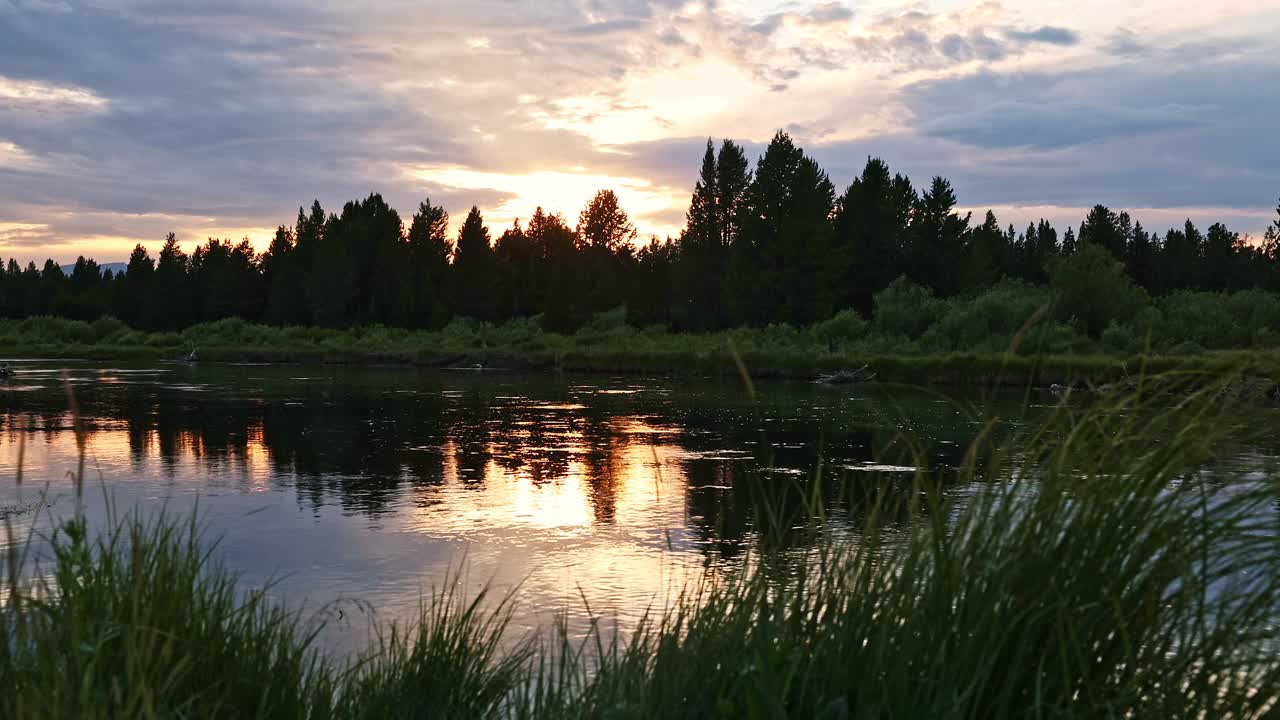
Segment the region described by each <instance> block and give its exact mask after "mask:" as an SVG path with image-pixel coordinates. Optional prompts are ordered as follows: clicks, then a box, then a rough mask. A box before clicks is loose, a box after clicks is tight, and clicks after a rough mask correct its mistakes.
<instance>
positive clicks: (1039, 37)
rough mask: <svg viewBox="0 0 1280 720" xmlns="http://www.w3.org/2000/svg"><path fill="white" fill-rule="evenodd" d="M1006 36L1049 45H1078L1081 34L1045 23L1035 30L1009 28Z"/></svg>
mask: <svg viewBox="0 0 1280 720" xmlns="http://www.w3.org/2000/svg"><path fill="white" fill-rule="evenodd" d="M1005 37H1007V38H1009V39H1010V40H1017V41H1020V42H1027V43H1047V44H1049V45H1076V44H1078V43H1079V42H1080V34H1079V33H1077V32H1076V31H1074V30H1069V29H1067V28H1062V27H1054V26H1052V25H1043V26H1041V27H1038V28H1036V29H1034V30H1007V31H1005Z"/></svg>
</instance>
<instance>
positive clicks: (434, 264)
mask: <svg viewBox="0 0 1280 720" xmlns="http://www.w3.org/2000/svg"><path fill="white" fill-rule="evenodd" d="M408 243H409V246H408V262H409V266H408V273H407V277H406V278H405V281H406V282H407V283H408V287H407V288H405V290H404V292H403V293H402V294H403V296H404V297H406V298H407V300H408V303H409V308H408V310H407V315H408V322H409V323H410V324H411V325H413V326H414V327H429V328H435V327H441V326H443V325H444V324H445V322H447V321H448V318H449V311H448V309H447V303H446V301H445V298H446V295H447V292H448V291H447V290H446V287H445V284H446V282H447V279H446V276H447V275H448V273H449V258H450V257H452V255H453V246H452V244H451V243H450V242H449V213H448V212H447V211H445V209H444V208H443V207H441V206H439V205H432V204H431V200H430V199H427V200H424V201H422V202H421V203H420V204H419V205H418V212H417V213H415V214H414V216H413V222H412V223H410V225H409V235H408Z"/></svg>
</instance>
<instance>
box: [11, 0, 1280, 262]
mask: <svg viewBox="0 0 1280 720" xmlns="http://www.w3.org/2000/svg"><path fill="white" fill-rule="evenodd" d="M1277 78H1280V0H1237V1H1235V2H1231V3H1225V2H1223V3H1216V2H1205V1H1204V0H1130V1H1128V2H1116V0H1106V1H1105V2H1104V1H1103V0H1045V1H1042V2H1030V1H1029V0H1004V1H1003V2H994V1H982V2H967V1H965V0H937V1H934V2H927V1H926V2H901V1H898V0H868V1H867V2H856V1H854V0H831V1H826V0H823V1H820V2H777V1H776V0H539V1H537V2H515V1H513V0H457V1H455V0H435V1H432V2H409V1H408V0H381V1H379V0H370V1H369V2H359V3H353V2H349V1H348V0H342V1H337V0H306V1H305V2H304V1H303V0H284V1H270V2H259V1H255V0H204V1H203V2H201V3H198V4H196V3H177V2H170V1H168V0H118V1H116V2H109V3H99V2H81V1H79V0H0V257H16V258H18V259H19V260H20V261H22V262H25V261H27V260H36V261H38V262H43V260H44V258H46V257H52V258H53V259H54V260H56V261H58V262H70V261H73V260H74V259H75V258H76V256H78V255H81V254H83V255H86V256H90V257H95V258H96V259H98V260H99V261H100V262H112V261H119V260H123V259H125V258H126V257H127V256H128V253H129V251H130V250H131V249H132V247H133V246H134V244H135V243H138V242H141V243H143V244H144V245H146V246H147V247H148V248H150V249H151V251H152V253H153V254H154V253H155V252H156V250H157V249H158V248H159V246H160V245H161V244H162V242H163V239H164V236H165V234H166V233H167V232H169V231H173V232H176V233H177V234H178V238H179V240H181V241H182V242H183V244H184V247H186V248H187V249H188V250H190V249H193V248H194V247H195V245H196V244H197V243H200V242H203V241H204V240H205V239H206V238H208V237H219V238H228V239H231V240H239V239H241V238H244V237H248V238H249V239H251V240H252V241H254V243H255V245H257V246H258V247H259V248H261V249H265V247H266V245H267V243H268V242H269V239H270V237H271V235H272V234H273V232H274V229H275V227H276V226H277V225H280V224H292V222H293V219H294V217H295V216H296V214H297V209H298V207H299V206H301V205H310V203H311V201H312V199H319V200H320V202H321V203H322V204H323V205H324V207H325V208H326V209H328V210H330V211H337V210H340V209H341V205H342V204H343V203H344V202H346V201H348V200H353V199H359V198H363V197H365V196H367V195H368V194H369V193H370V192H380V193H381V194H382V195H383V197H384V198H386V199H387V200H388V202H390V203H391V204H392V205H393V206H394V207H396V208H397V209H399V210H400V212H401V215H402V216H403V217H404V219H405V221H406V223H407V222H408V220H409V219H410V217H411V216H412V214H413V212H414V210H415V209H416V208H417V206H418V203H419V202H420V201H422V200H423V199H425V198H430V200H431V201H432V202H433V203H436V204H442V205H444V206H445V207H446V208H447V209H448V210H449V211H450V213H451V215H452V216H453V218H454V221H455V224H456V223H457V222H460V221H461V219H462V217H463V216H464V215H465V212H466V210H467V208H469V207H470V206H471V205H473V204H474V205H478V206H479V207H480V209H481V210H482V211H483V212H484V214H485V218H486V220H487V222H488V224H489V226H490V228H491V229H492V230H493V233H494V235H495V236H496V235H497V234H498V233H500V232H501V230H502V229H503V228H504V227H506V226H508V225H509V224H510V223H511V222H512V221H513V220H514V219H515V218H521V219H526V218H528V216H529V215H530V214H532V212H533V210H534V208H535V207H537V206H539V205H541V206H543V207H545V208H547V209H548V210H550V211H553V212H561V213H563V214H564V215H565V217H566V218H568V219H569V220H570V222H571V223H573V222H574V221H575V220H576V217H577V213H578V211H579V210H580V209H581V208H582V206H583V205H585V204H586V202H587V200H589V199H590V197H591V196H592V195H594V194H595V192H596V191H597V190H600V189H604V188H610V189H613V190H615V191H616V192H617V193H618V195H619V197H620V199H621V201H622V203H623V206H624V208H625V209H627V210H628V212H630V214H631V216H632V219H633V220H634V222H635V224H636V226H637V229H638V230H639V231H640V233H641V235H642V237H647V236H649V235H650V234H657V235H659V236H665V235H668V234H670V235H675V234H677V233H678V232H679V228H680V226H681V225H682V224H683V220H684V213H685V210H686V209H687V207H688V201H689V195H690V192H691V190H692V187H693V183H694V181H695V179H696V175H697V171H698V167H699V164H700V160H701V155H702V150H703V147H704V144H705V142H706V138H707V137H712V138H715V139H716V140H717V141H719V139H721V138H733V139H735V140H737V141H739V142H741V143H742V144H744V145H745V146H746V148H747V150H748V154H749V156H750V157H751V158H752V159H753V160H754V158H755V157H756V156H758V154H759V153H760V152H761V150H762V149H763V147H764V144H765V143H767V142H768V140H769V138H770V137H771V136H772V135H773V134H774V133H775V132H776V131H777V130H779V129H782V130H786V131H787V132H789V133H790V134H791V135H792V136H793V137H794V138H795V139H796V141H797V142H798V143H799V144H800V145H802V146H803V147H804V148H805V150H806V151H807V152H809V153H810V154H811V155H813V156H814V157H816V158H817V159H818V160H819V162H820V163H821V164H822V165H823V167H824V168H825V169H826V170H827V172H828V173H829V174H830V176H831V178H832V180H833V182H834V183H835V184H836V186H837V188H843V187H844V186H845V185H847V184H848V182H849V181H850V180H852V178H853V177H854V176H855V175H856V174H858V172H859V171H860V170H861V168H862V166H863V165H864V164H865V162H866V160H867V157H868V156H872V155H874V156H878V157H882V158H884V159H885V160H886V161H887V162H888V163H889V164H890V166H891V167H892V168H893V170H894V171H897V172H904V173H906V174H908V175H910V176H911V177H912V178H913V180H914V181H915V183H916V185H917V186H918V187H919V186H922V185H925V184H926V183H927V182H928V179H929V178H930V177H932V176H933V175H943V176H945V177H947V178H949V179H950V180H951V181H952V182H953V184H954V185H955V187H956V190H957V193H958V196H959V200H960V203H961V205H962V206H964V207H965V208H969V209H974V210H975V211H977V212H978V213H981V212H983V211H985V210H986V209H987V208H992V209H994V210H995V211H996V213H997V215H998V217H999V218H1000V220H1001V222H1002V223H1006V224H1007V223H1010V222H1012V223H1016V224H1017V225H1018V226H1019V227H1022V226H1025V224H1026V223H1027V222H1028V221H1030V220H1032V219H1036V218H1039V217H1046V218H1048V219H1050V220H1052V221H1054V222H1055V223H1056V224H1059V225H1060V226H1061V225H1065V224H1072V225H1078V223H1079V221H1080V220H1081V219H1082V218H1083V216H1084V214H1085V212H1086V208H1088V207H1090V206H1092V205H1093V204H1095V203H1100V202H1101V203H1105V204H1107V205H1109V206H1111V207H1113V208H1117V209H1121V208H1122V209H1128V210H1129V211H1130V212H1131V213H1132V214H1133V215H1134V216H1135V217H1136V218H1137V219H1138V220H1140V221H1142V222H1143V224H1144V225H1146V226H1147V227H1148V228H1156V229H1163V228H1167V227H1169V226H1172V225H1175V224H1181V222H1182V221H1183V220H1184V219H1185V218H1191V219H1193V220H1195V221H1196V222H1197V223H1201V224H1205V225H1207V224H1208V223H1211V222H1215V221H1223V222H1226V223H1227V224H1228V225H1229V226H1230V227H1231V228H1232V229H1234V230H1237V231H1240V232H1246V233H1252V234H1255V235H1257V234H1260V233H1261V232H1262V230H1263V229H1264V228H1265V227H1266V226H1267V225H1268V223H1269V222H1270V221H1271V220H1272V219H1273V218H1274V217H1275V212H1276V210H1275V208H1276V200H1277V196H1280V140H1278V139H1277V138H1276V136H1275V127H1276V121H1277V118H1280V92H1277V90H1278V89H1280V81H1277Z"/></svg>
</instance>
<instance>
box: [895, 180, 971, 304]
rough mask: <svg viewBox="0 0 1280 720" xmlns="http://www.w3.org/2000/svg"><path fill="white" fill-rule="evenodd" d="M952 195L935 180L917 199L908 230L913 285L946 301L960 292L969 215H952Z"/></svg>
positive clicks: (946, 185) (948, 186) (948, 187)
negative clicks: (925, 289)
mask: <svg viewBox="0 0 1280 720" xmlns="http://www.w3.org/2000/svg"><path fill="white" fill-rule="evenodd" d="M956 203H957V200H956V193H955V190H954V189H952V187H951V183H950V182H947V180H946V179H945V178H942V177H935V178H933V181H932V182H931V183H930V184H929V189H928V190H927V191H926V192H925V193H924V195H923V196H921V198H920V201H919V202H918V204H917V206H916V210H915V215H914V222H913V223H912V227H911V250H912V255H913V257H914V261H913V262H912V266H913V267H914V269H915V270H914V274H913V275H911V276H909V277H911V279H913V280H915V281H916V282H918V283H920V284H921V285H924V286H925V287H927V288H929V289H931V290H933V292H934V294H935V295H938V296H940V297H946V296H949V295H955V294H956V293H958V292H960V291H961V290H962V288H961V286H960V283H959V280H960V278H959V273H958V272H956V270H957V268H959V267H960V265H961V261H962V259H963V257H964V243H965V235H966V233H967V232H968V229H969V220H970V217H971V215H969V214H966V215H965V216H964V217H960V215H959V213H957V212H956V211H955V207H956Z"/></svg>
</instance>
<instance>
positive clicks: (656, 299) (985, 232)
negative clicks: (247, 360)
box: [0, 132, 1280, 345]
mask: <svg viewBox="0 0 1280 720" xmlns="http://www.w3.org/2000/svg"><path fill="white" fill-rule="evenodd" d="M957 207H958V202H957V196H956V191H955V189H954V188H953V187H952V185H951V183H950V182H948V181H947V180H946V179H944V178H942V177H934V178H933V179H932V180H931V181H930V182H929V183H928V186H927V187H925V188H923V189H922V190H921V189H918V188H917V187H916V186H915V185H914V184H913V183H912V181H911V180H910V179H909V178H908V177H906V176H905V175H902V174H895V173H893V172H892V171H891V169H890V168H889V166H888V165H887V164H886V163H885V162H884V161H882V160H880V159H878V158H869V159H868V161H867V164H866V167H865V168H864V170H863V171H862V174H861V175H860V176H859V177H857V178H854V179H853V181H852V182H851V183H850V184H849V185H848V187H847V188H845V189H844V190H843V192H838V191H837V189H836V186H835V184H834V183H833V182H832V180H831V179H830V178H829V177H828V175H827V174H826V172H825V171H823V169H822V168H821V167H820V166H819V165H818V163H817V162H816V161H815V160H814V159H813V158H812V157H810V156H808V155H807V154H805V152H804V151H803V149H801V148H800V147H798V146H797V145H796V144H795V142H794V141H793V140H792V138H791V137H789V136H788V135H787V134H786V133H784V132H779V133H778V134H777V135H776V136H775V137H774V138H773V140H772V141H771V142H770V144H769V145H768V147H767V149H766V150H765V152H764V154H763V155H762V156H761V157H760V158H759V159H758V161H757V162H756V164H755V167H754V169H752V168H751V166H750V163H749V162H748V159H747V156H746V154H745V152H744V151H743V149H742V147H741V146H739V145H738V144H736V143H734V142H733V141H732V140H724V141H723V142H722V143H721V144H720V146H719V147H718V148H717V147H716V146H715V145H714V143H713V142H712V141H711V140H710V139H708V141H707V146H706V152H705V154H704V155H703V158H702V165H701V169H700V172H699V175H698V180H697V183H696V184H695V186H694V188H693V193H692V197H691V199H690V203H689V209H688V211H687V213H686V224H685V227H684V229H683V230H682V231H681V233H680V234H679V236H678V237H676V238H666V239H665V240H659V239H658V238H656V237H654V238H652V239H650V240H649V242H648V243H647V244H637V243H636V242H635V240H636V235H637V233H636V229H635V226H634V224H633V223H632V222H631V220H630V219H629V217H628V215H627V213H626V211H625V210H624V209H623V208H622V207H621V206H620V205H619V202H618V198H617V196H616V195H615V194H614V193H613V192H612V191H610V190H602V191H600V192H599V193H598V194H597V195H596V196H595V198H594V199H593V200H592V201H591V202H590V203H589V204H588V205H587V206H586V207H585V208H584V209H583V210H582V211H581V213H580V214H579V216H578V218H577V222H576V225H572V224H571V223H570V221H569V220H567V219H565V218H564V217H563V216H561V215H558V214H551V213H547V212H544V211H543V210H542V209H541V208H539V209H538V210H537V211H536V212H535V213H534V214H533V216H532V217H530V218H528V219H527V221H526V222H525V223H524V224H521V222H520V221H519V220H517V221H516V222H515V223H514V224H513V225H512V226H511V227H508V228H506V229H504V230H502V232H501V233H498V234H497V237H496V239H494V237H493V235H494V232H493V231H491V230H490V228H488V227H487V226H486V224H485V220H484V218H483V216H482V215H481V212H480V210H479V209H478V208H476V207H472V208H471V210H470V212H469V213H468V214H467V216H466V219H465V220H464V221H463V223H462V224H461V226H460V227H459V228H458V231H457V233H456V236H455V237H451V233H450V232H449V225H450V223H449V215H448V213H447V212H446V211H445V209H444V208H442V207H441V206H438V205H433V204H432V203H431V202H430V200H424V201H423V202H422V203H421V204H420V205H419V207H418V209H417V212H415V213H414V215H413V217H412V218H411V219H410V220H409V222H408V223H407V227H406V223H405V221H404V219H403V218H402V217H401V215H400V214H399V213H398V212H397V211H396V210H395V209H394V208H392V207H390V206H389V205H388V204H387V203H386V202H385V201H384V200H383V199H382V196H381V195H379V194H377V193H374V194H370V195H369V196H368V197H367V198H365V199H364V200H359V201H352V202H348V203H346V205H344V206H343V207H342V210H341V212H339V213H330V212H326V211H325V209H324V208H323V207H321V205H320V203H319V201H316V202H314V203H312V205H311V206H310V208H309V209H308V208H300V209H299V211H298V216H297V219H296V220H295V221H294V223H293V225H292V226H286V225H281V226H280V227H279V228H278V229H277V230H276V233H275V236H274V238H273V239H272V241H271V243H270V246H269V247H268V248H267V250H266V251H265V252H262V253H259V252H257V251H256V250H255V248H254V246H253V245H252V244H251V243H250V242H249V241H248V240H247V239H246V240H244V241H242V242H240V243H238V244H233V243H232V242H230V241H228V240H222V239H209V240H208V241H207V242H205V243H204V244H202V245H199V246H198V247H196V248H195V249H194V250H193V251H192V252H190V253H189V254H188V253H186V252H184V251H183V249H182V247H181V246H180V244H179V241H178V239H177V238H176V237H175V236H174V235H173V234H172V233H171V234H170V235H169V236H168V237H167V239H166V240H165V243H164V246H163V248H162V249H161V250H160V252H159V255H158V257H156V258H154V259H153V258H152V257H151V255H150V254H149V253H148V251H147V250H146V249H145V248H144V247H143V246H141V245H138V246H137V247H136V248H134V250H133V253H132V254H131V255H130V257H129V260H128V266H127V270H126V271H122V272H119V273H112V272H111V271H110V270H105V271H104V270H102V269H100V268H99V266H98V264H97V263H96V262H95V261H94V260H92V259H86V258H84V257H81V258H80V259H79V260H77V261H76V263H75V266H74V269H73V270H72V271H71V272H70V273H64V272H63V270H62V269H61V268H60V267H59V266H58V265H57V264H56V263H54V262H53V261H52V260H49V261H46V262H45V264H44V267H43V268H38V267H37V266H36V264H35V263H34V262H33V263H30V264H28V265H27V266H26V267H25V268H23V267H21V266H20V265H19V264H18V263H17V262H16V261H15V260H9V261H8V263H7V265H6V267H5V269H4V272H2V273H0V317H3V318H11V319H20V318H29V317H35V316H56V317H62V318H69V319H74V320H84V321H92V320H95V319H98V318H102V317H104V316H113V317H115V318H118V319H119V320H121V321H123V322H124V323H126V324H127V325H128V326H129V327H131V328H133V329H136V330H140V331H146V332H161V331H178V330H181V329H183V328H186V327H189V326H192V325H196V324H200V323H208V322H213V321H217V320H222V319H225V318H240V319H243V320H245V321H248V322H252V323H262V324H267V325H276V326H314V327H319V328H351V327H362V326H374V325H383V326H388V327H395V328H406V329H439V328H442V327H444V326H445V325H446V324H448V323H449V322H450V320H451V319H453V318H468V319H472V320H476V321H482V322H487V323H493V324H501V323H504V322H507V321H511V320H523V319H535V320H537V321H538V324H539V326H540V327H541V328H542V329H543V330H545V331H550V332H555V333H563V334H568V333H573V332H575V331H577V330H578V329H579V328H581V327H582V326H583V325H584V324H586V323H588V322H589V321H591V320H592V318H593V317H594V316H596V315H597V314H600V313H606V312H609V311H613V312H614V313H615V314H616V313H622V316H623V317H624V318H625V322H626V323H627V324H628V325H631V326H634V327H637V328H650V327H654V326H662V327H665V328H666V329H669V330H672V331H676V332H708V331H716V330H722V329H726V328H736V327H766V326H770V325H775V324H787V325H791V326H798V327H799V326H810V325H813V324H815V323H820V322H823V321H829V320H830V319H831V318H833V317H834V316H836V315H837V314H838V313H839V314H841V315H850V314H851V313H850V312H849V311H852V312H853V313H856V314H857V315H858V316H860V317H861V318H864V319H870V318H872V317H873V315H875V314H876V313H875V310H876V306H877V298H878V297H883V296H885V294H886V293H885V291H886V290H887V289H889V288H890V287H891V286H893V287H894V288H896V290H895V291H894V293H889V295H895V293H896V295H895V296H898V297H901V296H902V295H903V293H907V294H914V295H913V296H915V297H917V299H918V301H919V302H918V303H917V304H919V303H925V304H928V303H929V302H934V301H937V302H942V301H948V302H957V301H964V300H965V299H977V298H981V297H989V296H991V295H992V294H993V293H992V290H993V289H998V288H1001V287H1005V288H1008V287H1021V288H1023V290H1024V291H1026V292H1023V293H1022V294H1023V295H1026V294H1027V292H1031V291H1032V289H1033V288H1040V287H1046V288H1048V289H1050V290H1051V297H1052V299H1053V307H1054V311H1055V313H1056V314H1057V315H1058V317H1057V318H1056V319H1057V320H1060V321H1062V322H1064V323H1067V324H1070V325H1072V326H1074V328H1075V329H1076V330H1077V331H1079V332H1080V333H1081V334H1082V335H1087V336H1089V337H1093V338H1099V337H1101V336H1102V335H1103V334H1104V333H1106V332H1107V331H1108V329H1109V328H1110V329H1111V330H1112V332H1113V334H1114V333H1115V332H1116V331H1117V328H1124V327H1129V326H1134V323H1137V322H1139V321H1140V320H1141V319H1142V317H1143V313H1144V310H1148V311H1149V310H1150V308H1152V307H1156V306H1158V305H1160V304H1161V303H1163V304H1164V305H1169V304H1173V305H1175V306H1176V305H1179V303H1181V304H1183V305H1185V304H1186V302H1187V301H1186V300H1185V298H1187V297H1188V296H1189V295H1192V294H1195V295H1198V296H1199V297H1202V298H1203V297H1206V296H1207V295H1206V294H1216V295H1215V296H1221V297H1223V298H1226V297H1228V295H1227V294H1229V293H1236V294H1239V293H1241V292H1243V291H1249V295H1248V296H1249V297H1260V296H1262V295H1266V296H1270V294H1271V293H1280V208H1277V217H1276V219H1275V220H1274V222H1273V223H1272V225H1271V226H1270V227H1269V228H1268V229H1267V231H1266V233H1265V234H1264V236H1263V237H1262V238H1258V239H1253V238H1249V237H1246V236H1242V235H1240V234H1239V233H1236V232H1232V231H1231V230H1229V229H1228V228H1227V227H1226V226H1225V225H1223V224H1221V223H1217V224H1214V225H1212V226H1210V227H1209V228H1208V229H1207V230H1201V229H1200V228H1197V227H1196V226H1195V225H1194V224H1192V223H1191V222H1190V221H1189V220H1188V221H1187V222H1186V223H1185V225H1184V226H1183V227H1181V228H1173V229H1169V230H1167V231H1166V232H1164V234H1163V235H1161V234H1159V233H1157V232H1152V231H1150V230H1148V229H1147V228H1144V227H1143V225H1142V223H1141V222H1138V221H1137V220H1136V219H1134V218H1132V217H1130V215H1129V214H1128V213H1127V212H1124V211H1116V210H1112V209H1110V208H1108V207H1106V206H1104V205H1097V206H1095V207H1094V208H1093V209H1092V210H1090V211H1089V213H1088V215H1087V216H1086V217H1085V218H1084V219H1083V221H1082V222H1081V224H1080V226H1079V228H1078V229H1076V228H1070V227H1068V228H1066V229H1065V231H1064V232H1061V233H1060V232H1059V230H1058V229H1057V228H1055V227H1054V226H1053V225H1052V224H1050V223H1049V222H1047V221H1045V220H1041V221H1040V222H1038V223H1033V224H1030V225H1028V226H1027V227H1026V228H1025V229H1022V230H1019V229H1017V228H1015V227H1013V226H1012V225H1010V226H1007V227H1006V226H1001V224H1000V222H999V220H998V219H997V217H996V215H995V214H994V213H993V212H990V211H988V212H987V213H986V215H985V217H984V218H982V219H980V220H979V219H976V218H973V217H972V216H971V215H970V214H961V213H960V212H959V211H958V210H957ZM1258 291H1263V292H1262V293H1258ZM995 294H996V295H999V293H995ZM1032 294H1033V295H1034V294H1035V293H1034V292H1032ZM1170 298H1172V299H1170ZM1178 298H1183V300H1182V301H1179V300H1178ZM1268 299H1271V298H1269V297H1268ZM1224 302H1225V301H1224ZM1237 304H1238V301H1237ZM1218 305H1221V303H1218ZM1224 307H1225V306H1224ZM1220 309H1221V308H1220ZM842 311H843V312H842ZM1147 314H1148V315H1150V313H1149V312H1148V313H1147ZM877 322H878V323H881V324H882V323H883V320H881V319H880V318H877ZM905 322H908V323H910V322H911V321H910V320H905ZM1262 329H1265V328H1262ZM900 334H902V335H909V334H910V333H908V332H905V331H903V332H902V333H900ZM1277 339H1280V338H1277ZM1254 340H1256V338H1254ZM1244 343H1245V344H1246V345H1248V344H1249V341H1248V339H1245V341H1244ZM1255 344H1256V343H1255ZM1266 344H1270V343H1269V342H1268V343H1266Z"/></svg>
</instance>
